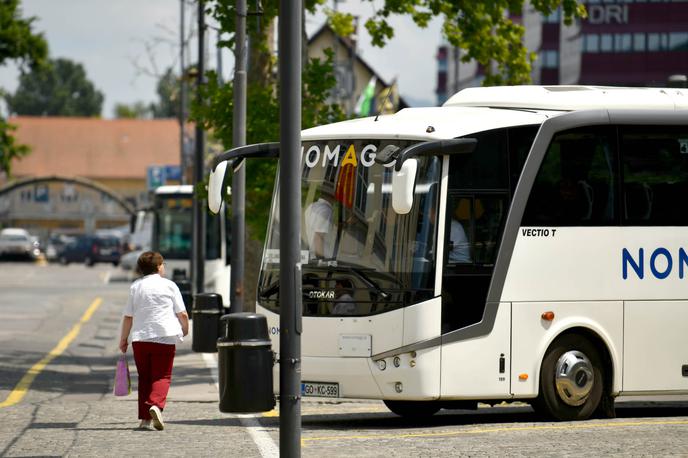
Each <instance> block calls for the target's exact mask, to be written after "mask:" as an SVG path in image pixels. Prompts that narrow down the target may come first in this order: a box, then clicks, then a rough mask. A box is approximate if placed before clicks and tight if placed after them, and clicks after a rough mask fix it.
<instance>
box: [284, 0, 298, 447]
mask: <svg viewBox="0 0 688 458" xmlns="http://www.w3.org/2000/svg"><path fill="white" fill-rule="evenodd" d="M279 12H280V17H279V78H280V82H281V85H280V94H279V100H280V165H279V170H280V181H281V185H280V197H279V198H280V274H279V280H280V299H279V300H280V358H279V361H280V385H279V386H280V456H283V457H299V456H301V332H302V325H301V235H300V234H301V183H300V172H301V167H300V163H301V157H300V151H301V25H302V24H301V23H302V12H303V1H302V0H280V10H279Z"/></svg>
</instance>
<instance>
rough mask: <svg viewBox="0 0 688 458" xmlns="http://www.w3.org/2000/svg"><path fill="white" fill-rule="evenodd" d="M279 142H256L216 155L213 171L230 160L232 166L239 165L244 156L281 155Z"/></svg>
mask: <svg viewBox="0 0 688 458" xmlns="http://www.w3.org/2000/svg"><path fill="white" fill-rule="evenodd" d="M279 146H280V144H279V142H272V143H255V144H253V145H244V146H237V147H236V148H232V149H230V150H227V151H225V152H224V153H220V154H218V155H217V156H215V157H214V158H213V160H212V162H211V164H210V170H212V171H213V172H214V171H215V169H216V168H217V165H218V164H219V163H220V162H224V161H228V163H229V164H228V165H230V166H234V167H236V166H238V165H239V164H238V162H240V161H242V160H243V159H244V158H254V157H279Z"/></svg>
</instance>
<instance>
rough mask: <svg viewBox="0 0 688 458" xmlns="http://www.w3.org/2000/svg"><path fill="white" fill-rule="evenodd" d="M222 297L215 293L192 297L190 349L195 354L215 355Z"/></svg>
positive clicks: (218, 335)
mask: <svg viewBox="0 0 688 458" xmlns="http://www.w3.org/2000/svg"><path fill="white" fill-rule="evenodd" d="M221 315H222V296H220V295H219V294H216V293H200V294H196V295H195V296H194V306H193V321H192V323H193V341H192V342H191V349H192V350H193V351H195V352H197V353H215V352H216V351H217V339H218V338H219V337H220V316H221Z"/></svg>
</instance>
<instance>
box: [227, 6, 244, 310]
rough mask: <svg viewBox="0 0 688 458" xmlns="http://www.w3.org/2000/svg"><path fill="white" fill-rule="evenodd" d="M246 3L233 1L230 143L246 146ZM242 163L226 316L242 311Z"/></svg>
mask: <svg viewBox="0 0 688 458" xmlns="http://www.w3.org/2000/svg"><path fill="white" fill-rule="evenodd" d="M246 12H247V11H246V0H237V2H236V34H235V36H234V44H235V53H234V54H235V64H234V113H233V125H232V143H233V144H234V147H235V148H236V147H237V146H243V145H245V144H246V59H247V55H246ZM245 213H246V161H241V162H240V164H239V167H237V168H236V169H234V176H233V177H232V258H231V262H232V270H231V272H232V276H231V287H230V303H229V305H230V307H231V308H230V313H236V312H243V310H244V245H245V242H246V235H245V232H246V218H245Z"/></svg>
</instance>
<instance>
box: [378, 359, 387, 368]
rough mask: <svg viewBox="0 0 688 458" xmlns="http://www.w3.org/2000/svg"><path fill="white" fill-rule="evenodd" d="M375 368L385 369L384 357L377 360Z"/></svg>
mask: <svg viewBox="0 0 688 458" xmlns="http://www.w3.org/2000/svg"><path fill="white" fill-rule="evenodd" d="M377 368H378V369H380V370H381V371H384V370H385V369H387V362H386V361H385V360H384V359H381V360H379V361H378V362H377Z"/></svg>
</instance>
